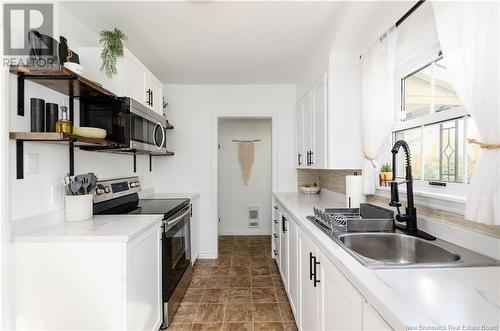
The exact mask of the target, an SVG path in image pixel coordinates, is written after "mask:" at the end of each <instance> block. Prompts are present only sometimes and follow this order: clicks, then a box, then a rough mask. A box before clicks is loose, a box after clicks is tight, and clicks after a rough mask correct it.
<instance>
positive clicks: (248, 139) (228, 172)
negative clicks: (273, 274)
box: [217, 117, 273, 255]
mask: <svg viewBox="0 0 500 331" xmlns="http://www.w3.org/2000/svg"><path fill="white" fill-rule="evenodd" d="M272 137H273V132H272V120H271V118H224V117H222V118H219V119H218V154H217V158H218V162H217V165H218V166H217V167H218V169H217V170H218V174H217V175H218V176H217V177H218V178H217V187H218V194H217V200H218V201H217V209H218V221H219V222H218V236H219V242H221V240H222V241H224V240H226V241H227V240H230V241H232V240H234V239H237V238H235V237H239V236H254V239H258V240H259V239H261V240H262V241H266V242H267V241H268V240H267V239H268V238H267V237H269V242H270V236H271V224H272V215H271V212H272V207H271V203H272V186H273V185H272V183H273V178H272V176H273V171H272V168H273V166H272V165H273V161H272V148H273V144H272ZM258 236H260V238H259V237H258ZM236 241H237V240H236ZM219 249H221V250H224V247H221V246H220V245H219ZM228 253H230V252H224V251H220V250H219V255H226V254H228Z"/></svg>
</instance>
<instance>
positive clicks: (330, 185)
mask: <svg viewBox="0 0 500 331" xmlns="http://www.w3.org/2000/svg"><path fill="white" fill-rule="evenodd" d="M355 172H357V173H358V174H359V175H360V174H361V170H360V169H342V170H326V169H321V170H318V169H298V170H297V184H298V186H299V187H300V186H304V185H305V184H314V183H316V184H318V186H320V187H322V188H325V189H327V190H330V191H333V192H337V193H342V194H345V176H348V175H353V174H354V173H355Z"/></svg>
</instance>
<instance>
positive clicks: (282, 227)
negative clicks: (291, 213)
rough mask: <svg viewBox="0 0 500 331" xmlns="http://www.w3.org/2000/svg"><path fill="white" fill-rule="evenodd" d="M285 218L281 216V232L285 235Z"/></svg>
mask: <svg viewBox="0 0 500 331" xmlns="http://www.w3.org/2000/svg"><path fill="white" fill-rule="evenodd" d="M285 220H286V217H285V216H281V232H283V233H285Z"/></svg>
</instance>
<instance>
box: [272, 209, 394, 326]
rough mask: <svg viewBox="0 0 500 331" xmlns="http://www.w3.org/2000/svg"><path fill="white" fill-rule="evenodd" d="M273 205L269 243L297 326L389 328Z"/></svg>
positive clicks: (323, 255)
mask: <svg viewBox="0 0 500 331" xmlns="http://www.w3.org/2000/svg"><path fill="white" fill-rule="evenodd" d="M274 206H275V207H276V208H275V209H274V214H273V215H274V218H275V220H277V222H276V224H273V237H274V238H273V247H274V248H275V249H277V251H278V254H277V255H276V257H277V263H278V267H279V270H280V274H281V278H282V280H283V284H284V285H285V289H286V291H287V294H288V298H289V299H290V306H291V307H292V311H293V313H294V315H295V321H296V323H297V327H298V329H299V330H301V331H319V330H325V331H330V330H339V331H340V330H377V331H378V330H392V329H391V327H390V326H389V325H388V324H387V323H386V322H385V320H384V319H383V318H382V317H381V316H380V315H379V314H378V312H377V311H376V310H375V309H374V308H373V307H372V306H371V305H370V304H369V303H367V302H366V300H365V298H364V297H363V296H362V294H361V293H360V292H359V291H358V290H357V289H356V288H355V286H354V285H353V284H352V283H351V282H350V281H349V280H348V279H347V278H346V277H345V276H344V274H343V273H342V272H341V271H340V270H339V269H338V268H337V266H336V265H335V264H334V263H333V262H332V261H331V260H330V259H329V258H328V257H327V256H326V255H325V254H324V253H323V252H322V251H321V250H320V249H319V247H318V246H317V245H316V244H315V243H314V241H313V240H312V239H311V238H310V237H309V235H307V234H306V233H305V232H304V231H303V230H302V228H301V225H299V224H300V223H299V222H297V221H296V220H295V219H294V218H293V217H291V215H289V214H288V213H287V212H286V211H285V209H284V208H283V207H282V206H281V204H280V203H278V202H277V201H275V202H274Z"/></svg>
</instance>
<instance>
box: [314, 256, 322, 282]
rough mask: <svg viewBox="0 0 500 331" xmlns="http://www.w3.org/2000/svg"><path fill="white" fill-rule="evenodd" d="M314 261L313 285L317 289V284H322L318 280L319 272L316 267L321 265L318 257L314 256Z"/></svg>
mask: <svg viewBox="0 0 500 331" xmlns="http://www.w3.org/2000/svg"><path fill="white" fill-rule="evenodd" d="M313 259H314V274H313V276H314V279H313V285H314V287H316V284H318V283H319V282H320V280H319V279H317V278H316V277H317V276H318V274H317V271H318V270H317V269H316V267H317V266H318V265H319V262H318V261H316V256H313Z"/></svg>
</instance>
